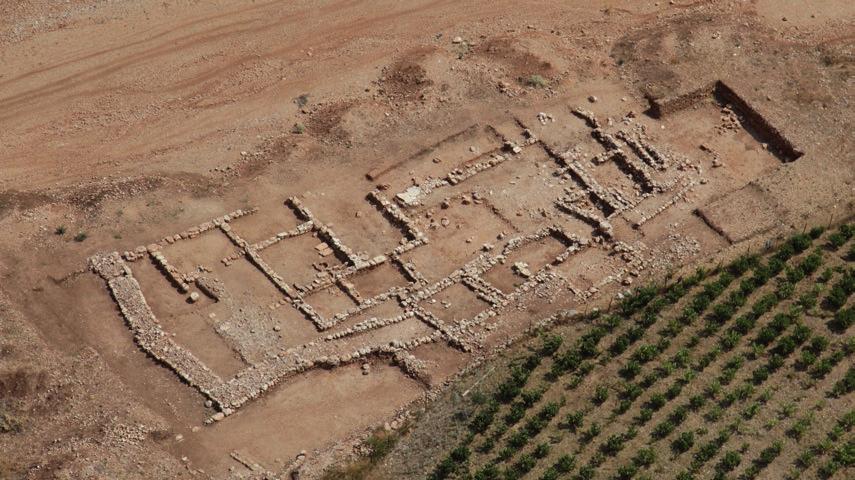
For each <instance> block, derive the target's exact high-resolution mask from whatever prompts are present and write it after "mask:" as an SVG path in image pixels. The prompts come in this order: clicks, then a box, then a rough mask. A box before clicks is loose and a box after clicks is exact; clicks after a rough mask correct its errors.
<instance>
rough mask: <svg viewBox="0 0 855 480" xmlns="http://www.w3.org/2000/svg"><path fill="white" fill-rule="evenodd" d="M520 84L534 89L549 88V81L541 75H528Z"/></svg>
mask: <svg viewBox="0 0 855 480" xmlns="http://www.w3.org/2000/svg"><path fill="white" fill-rule="evenodd" d="M522 83H523V84H525V85H526V86H528V87H535V88H545V87H547V86H549V81H548V80H546V79H545V78H543V77H542V76H541V75H537V74H535V75H529V76H528V77H526V78H525V79H524V80H523V82H522Z"/></svg>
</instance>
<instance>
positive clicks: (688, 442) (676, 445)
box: [671, 431, 695, 454]
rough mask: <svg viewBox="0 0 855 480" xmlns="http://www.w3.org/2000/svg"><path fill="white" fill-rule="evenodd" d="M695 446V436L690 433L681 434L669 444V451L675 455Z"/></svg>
mask: <svg viewBox="0 0 855 480" xmlns="http://www.w3.org/2000/svg"><path fill="white" fill-rule="evenodd" d="M694 445H695V434H694V433H693V432H691V431H687V432H682V433H680V434H679V435H677V438H675V439H674V441H673V442H671V450H673V451H674V452H675V453H678V454H679V453H685V452H688V451H689V450H691V449H692V447H693V446H694Z"/></svg>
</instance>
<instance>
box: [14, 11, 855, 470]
mask: <svg viewBox="0 0 855 480" xmlns="http://www.w3.org/2000/svg"><path fill="white" fill-rule="evenodd" d="M853 21H855V4H853V3H852V2H847V1H838V0H822V1H819V0H817V1H814V2H804V3H803V2H794V1H788V0H777V1H776V0H754V1H732V0H731V1H688V0H672V1H658V2H654V1H636V0H593V1H585V2H581V1H566V0H565V1H545V0H537V1H528V2H519V1H515V2H510V1H503V0H498V1H482V2H477V1H473V2H450V1H435V0H426V1H422V0H412V1H407V2H399V1H391V0H377V1H372V2H353V1H343V0H331V1H308V0H306V1H303V0H298V1H260V0H259V1H253V2H239V1H232V0H212V1H205V2H199V1H195V0H172V1H162V0H161V1H157V2H152V1H148V0H127V1H121V2H117V1H109V2H108V1H103V0H69V1H66V2H53V1H49V0H24V1H16V2H11V1H7V2H0V451H2V452H3V455H0V478H2V479H6V478H37V479H40V478H75V479H76V478H170V479H172V478H184V477H190V476H194V477H196V478H215V479H220V478H250V477H252V478H290V477H289V475H291V473H292V472H296V471H300V472H302V475H303V476H301V477H300V478H313V477H316V476H317V475H318V474H319V473H320V472H322V470H323V469H324V468H325V467H327V466H329V465H331V464H336V463H338V462H341V461H342V460H343V459H346V458H348V457H351V456H352V455H353V454H354V452H355V451H357V450H358V447H357V446H358V445H359V443H360V441H361V439H363V438H365V436H366V435H367V434H368V433H370V432H372V431H374V430H375V429H378V428H380V429H383V428H388V429H390V430H391V429H395V428H397V427H398V425H400V424H401V421H402V419H404V418H405V417H406V416H407V409H408V407H409V406H412V405H414V404H416V403H418V402H422V401H425V400H428V399H430V398H432V397H434V396H435V395H436V394H437V392H438V391H440V390H441V389H442V388H443V387H444V385H446V384H447V382H448V381H450V380H452V379H453V378H455V377H456V375H458V374H459V373H460V372H461V371H463V370H464V369H465V368H466V367H467V366H469V365H471V364H472V363H473V362H476V361H479V360H481V359H483V358H485V357H487V356H490V355H492V354H493V353H495V352H496V351H497V350H501V349H502V348H503V347H504V346H506V345H507V343H508V342H509V341H511V340H513V339H515V338H517V337H518V336H520V335H521V334H523V333H524V332H525V331H526V330H527V329H529V328H531V327H533V326H536V325H538V324H539V323H541V322H542V321H545V320H548V319H549V318H550V316H552V315H554V314H556V313H558V312H561V311H564V310H567V309H575V310H577V311H583V310H590V309H591V308H594V307H598V306H599V307H603V306H606V305H608V304H609V303H610V302H612V301H614V299H615V298H618V297H621V296H623V295H625V294H626V293H627V291H628V290H630V289H632V288H633V287H634V286H637V285H638V284H640V283H642V282H644V281H646V280H648V279H651V278H658V277H661V276H664V275H666V274H668V273H670V272H674V271H677V270H679V269H681V268H684V267H687V266H689V267H690V266H693V265H695V264H698V263H707V264H710V263H711V264H714V263H715V262H718V261H720V259H723V258H727V257H732V256H734V255H736V254H738V253H740V252H743V251H745V250H747V249H750V248H755V249H756V248H758V247H762V246H763V245H764V244H766V242H767V241H769V240H772V239H775V238H782V237H783V236H785V235H789V234H790V233H791V232H792V231H802V230H804V229H805V228H807V227H810V226H814V225H820V224H823V225H824V224H828V223H835V222H836V221H839V220H841V219H843V218H848V217H850V216H851V215H852V214H853V213H855V184H853V181H855V155H853V151H855V149H853V147H855V144H853V143H855V142H853V140H852V139H853V136H852V132H853V131H855V114H853V109H852V105H853V102H855V98H853V88H852V86H853V73H855V28H854V27H853Z"/></svg>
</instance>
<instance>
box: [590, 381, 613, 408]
mask: <svg viewBox="0 0 855 480" xmlns="http://www.w3.org/2000/svg"><path fill="white" fill-rule="evenodd" d="M608 399H609V389H608V388H607V387H606V386H605V385H598V386H597V388H596V389H594V397H593V398H592V399H591V401H593V402H594V403H595V404H597V405H602V404H603V403H604V402H605V401H606V400H608Z"/></svg>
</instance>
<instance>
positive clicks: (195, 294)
mask: <svg viewBox="0 0 855 480" xmlns="http://www.w3.org/2000/svg"><path fill="white" fill-rule="evenodd" d="M187 299H188V300H190V303H196V302H197V301H199V292H191V293H190V296H189V297H187Z"/></svg>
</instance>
